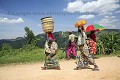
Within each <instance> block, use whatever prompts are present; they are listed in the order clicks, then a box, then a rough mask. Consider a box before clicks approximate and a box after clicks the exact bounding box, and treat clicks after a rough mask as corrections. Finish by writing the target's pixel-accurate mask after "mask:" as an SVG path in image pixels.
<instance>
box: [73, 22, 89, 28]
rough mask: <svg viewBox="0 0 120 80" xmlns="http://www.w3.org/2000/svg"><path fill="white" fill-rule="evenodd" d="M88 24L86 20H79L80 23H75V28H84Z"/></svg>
mask: <svg viewBox="0 0 120 80" xmlns="http://www.w3.org/2000/svg"><path fill="white" fill-rule="evenodd" d="M86 23H87V22H86V20H79V21H77V22H76V23H75V25H74V26H75V27H76V28H78V27H80V26H84V25H85V24H86Z"/></svg>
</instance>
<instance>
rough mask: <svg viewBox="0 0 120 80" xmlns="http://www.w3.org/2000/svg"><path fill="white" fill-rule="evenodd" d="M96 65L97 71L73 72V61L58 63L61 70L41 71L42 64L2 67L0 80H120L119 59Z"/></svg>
mask: <svg viewBox="0 0 120 80" xmlns="http://www.w3.org/2000/svg"><path fill="white" fill-rule="evenodd" d="M96 63H97V64H98V66H99V69H100V70H99V71H92V70H91V69H82V70H73V69H74V68H75V67H76V64H75V63H74V60H69V61H60V65H61V70H41V66H43V63H33V64H21V65H8V66H2V67H0V80H120V58H118V57H104V58H99V59H96ZM91 68H93V66H91Z"/></svg>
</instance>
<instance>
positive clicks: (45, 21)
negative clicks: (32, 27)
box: [41, 16, 54, 33]
mask: <svg viewBox="0 0 120 80" xmlns="http://www.w3.org/2000/svg"><path fill="white" fill-rule="evenodd" d="M41 22H42V29H43V31H44V32H45V33H49V32H53V30H54V22H53V19H52V16H50V17H44V18H42V19H41Z"/></svg>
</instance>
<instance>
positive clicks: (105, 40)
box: [0, 27, 120, 65]
mask: <svg viewBox="0 0 120 80" xmlns="http://www.w3.org/2000/svg"><path fill="white" fill-rule="evenodd" d="M24 29H25V32H26V33H25V37H24V38H22V37H18V38H16V39H10V40H0V64H2V65H3V64H9V63H26V62H37V61H44V58H45V55H44V43H45V41H46V34H45V33H44V34H39V35H37V36H35V35H34V33H33V32H32V30H30V29H29V28H28V27H25V28H24ZM73 34H75V35H78V33H77V32H76V31H75V32H73ZM87 34H88V33H87ZM119 34H120V30H111V29H109V30H103V31H101V32H98V33H96V35H97V55H96V56H108V55H120V35H119ZM53 35H54V37H55V39H56V42H57V43H58V46H59V50H58V52H57V57H58V59H64V58H65V52H64V53H63V50H61V48H62V49H65V47H66V44H67V43H68V32H62V31H60V32H54V33H53Z"/></svg>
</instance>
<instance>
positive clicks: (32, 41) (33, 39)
mask: <svg viewBox="0 0 120 80" xmlns="http://www.w3.org/2000/svg"><path fill="white" fill-rule="evenodd" d="M24 29H25V32H26V33H25V35H26V39H27V40H26V44H33V45H36V42H37V39H36V37H35V35H34V33H33V32H32V30H30V29H29V28H28V27H25V28H24Z"/></svg>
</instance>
